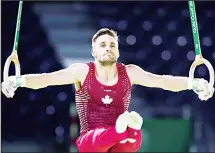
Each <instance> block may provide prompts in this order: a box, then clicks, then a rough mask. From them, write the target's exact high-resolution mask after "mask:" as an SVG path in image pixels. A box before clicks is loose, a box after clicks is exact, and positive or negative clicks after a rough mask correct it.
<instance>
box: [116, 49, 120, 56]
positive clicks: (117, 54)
mask: <svg viewBox="0 0 215 153" xmlns="http://www.w3.org/2000/svg"><path fill="white" fill-rule="evenodd" d="M119 55H120V54H119V50H118V51H117V53H116V56H117V58H119Z"/></svg>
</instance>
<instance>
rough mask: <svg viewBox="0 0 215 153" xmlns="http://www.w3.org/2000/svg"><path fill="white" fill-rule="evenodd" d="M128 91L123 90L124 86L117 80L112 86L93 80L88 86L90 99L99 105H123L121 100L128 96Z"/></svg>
mask: <svg viewBox="0 0 215 153" xmlns="http://www.w3.org/2000/svg"><path fill="white" fill-rule="evenodd" d="M129 91H130V90H129V89H126V90H125V86H124V85H123V83H122V82H121V81H118V82H117V83H116V84H114V85H113V86H107V85H103V84H101V83H99V82H97V81H93V82H92V86H90V87H88V93H89V95H90V97H91V100H92V101H93V102H96V103H97V104H101V105H103V104H105V105H123V101H124V99H125V97H126V96H128V93H129Z"/></svg>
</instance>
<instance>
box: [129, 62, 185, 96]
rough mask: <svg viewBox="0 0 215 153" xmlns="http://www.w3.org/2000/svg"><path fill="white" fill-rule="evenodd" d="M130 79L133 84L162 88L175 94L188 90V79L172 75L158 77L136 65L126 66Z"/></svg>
mask: <svg viewBox="0 0 215 153" xmlns="http://www.w3.org/2000/svg"><path fill="white" fill-rule="evenodd" d="M126 69H127V72H128V75H129V78H130V80H131V83H132V84H137V85H142V86H146V87H154V88H161V89H164V90H169V91H173V92H178V91H182V90H187V89H188V80H187V79H188V78H187V77H180V76H171V75H157V74H153V73H150V72H146V71H144V70H143V69H142V68H140V67H139V66H136V65H132V64H131V65H127V66H126Z"/></svg>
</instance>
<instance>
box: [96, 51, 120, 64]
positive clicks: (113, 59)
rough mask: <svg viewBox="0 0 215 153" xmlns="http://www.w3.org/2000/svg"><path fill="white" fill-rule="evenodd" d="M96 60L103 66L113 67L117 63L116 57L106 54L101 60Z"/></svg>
mask: <svg viewBox="0 0 215 153" xmlns="http://www.w3.org/2000/svg"><path fill="white" fill-rule="evenodd" d="M96 59H97V60H98V62H99V63H100V64H101V65H102V66H111V65H113V64H115V63H116V62H117V58H116V56H115V55H109V54H106V55H104V56H102V57H100V58H98V57H96Z"/></svg>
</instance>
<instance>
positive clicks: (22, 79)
mask: <svg viewBox="0 0 215 153" xmlns="http://www.w3.org/2000/svg"><path fill="white" fill-rule="evenodd" d="M16 86H17V87H25V76H20V77H18V78H16Z"/></svg>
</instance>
